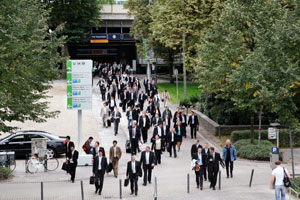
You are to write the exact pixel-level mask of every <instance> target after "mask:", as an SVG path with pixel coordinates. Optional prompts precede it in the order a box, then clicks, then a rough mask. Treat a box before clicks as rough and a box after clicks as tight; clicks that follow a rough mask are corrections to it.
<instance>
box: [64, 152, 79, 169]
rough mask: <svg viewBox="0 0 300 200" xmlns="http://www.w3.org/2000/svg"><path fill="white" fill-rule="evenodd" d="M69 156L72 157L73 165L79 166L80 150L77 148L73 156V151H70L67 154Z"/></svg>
mask: <svg viewBox="0 0 300 200" xmlns="http://www.w3.org/2000/svg"><path fill="white" fill-rule="evenodd" d="M67 158H69V159H72V161H73V165H74V166H77V160H78V151H77V150H75V151H74V153H73V156H72V151H70V152H69V153H68V155H67Z"/></svg>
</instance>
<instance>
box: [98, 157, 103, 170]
mask: <svg viewBox="0 0 300 200" xmlns="http://www.w3.org/2000/svg"><path fill="white" fill-rule="evenodd" d="M101 162H102V157H99V166H98V170H101Z"/></svg>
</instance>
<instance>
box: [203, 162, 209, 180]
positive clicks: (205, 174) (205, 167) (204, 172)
mask: <svg viewBox="0 0 300 200" xmlns="http://www.w3.org/2000/svg"><path fill="white" fill-rule="evenodd" d="M207 172H208V170H207V166H205V165H204V166H203V176H204V179H205V180H207Z"/></svg>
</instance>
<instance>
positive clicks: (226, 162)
mask: <svg viewBox="0 0 300 200" xmlns="http://www.w3.org/2000/svg"><path fill="white" fill-rule="evenodd" d="M229 164H230V175H231V176H232V171H233V161H230V160H226V161H225V165H226V173H227V176H229Z"/></svg>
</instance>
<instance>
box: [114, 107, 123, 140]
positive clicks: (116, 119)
mask: <svg viewBox="0 0 300 200" xmlns="http://www.w3.org/2000/svg"><path fill="white" fill-rule="evenodd" d="M121 117H122V115H121V113H120V112H119V108H118V107H116V108H115V111H113V112H112V119H113V121H114V132H115V136H116V135H118V130H119V123H120V118H121Z"/></svg>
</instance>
